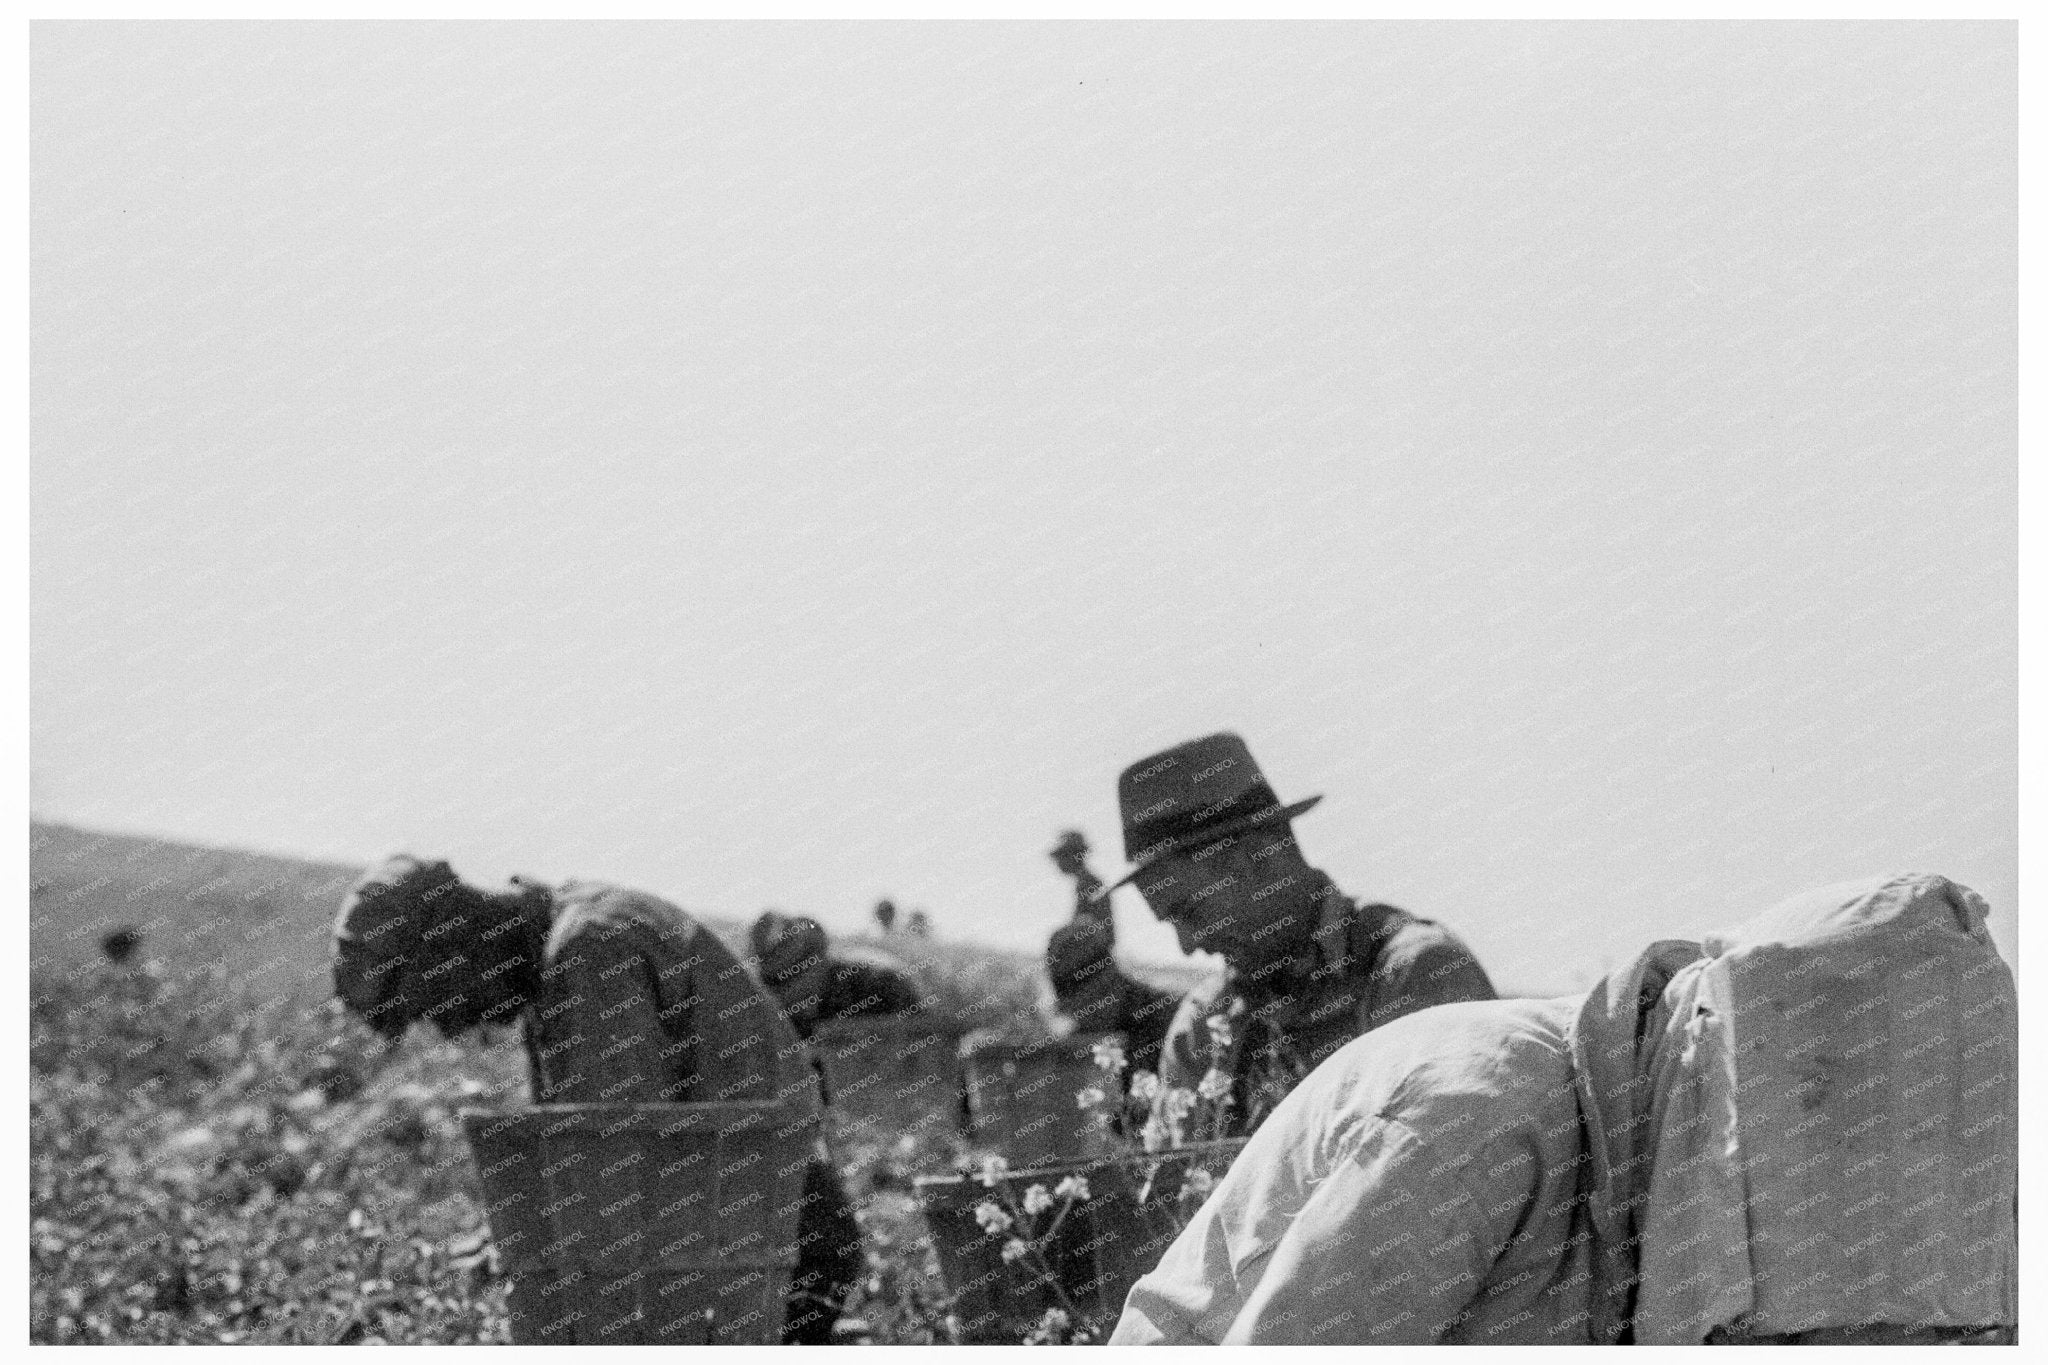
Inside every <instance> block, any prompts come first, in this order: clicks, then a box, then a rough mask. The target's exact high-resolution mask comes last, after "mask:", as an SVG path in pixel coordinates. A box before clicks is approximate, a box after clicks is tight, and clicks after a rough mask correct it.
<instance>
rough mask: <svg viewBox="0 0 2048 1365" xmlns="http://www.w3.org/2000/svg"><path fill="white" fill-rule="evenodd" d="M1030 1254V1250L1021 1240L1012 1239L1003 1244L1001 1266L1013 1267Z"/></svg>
mask: <svg viewBox="0 0 2048 1365" xmlns="http://www.w3.org/2000/svg"><path fill="white" fill-rule="evenodd" d="M1030 1254H1031V1248H1030V1247H1029V1246H1027V1245H1025V1243H1024V1242H1023V1240H1022V1239H1021V1238H1016V1237H1012V1238H1011V1239H1010V1240H1009V1241H1007V1242H1005V1243H1003V1264H1005V1265H1013V1264H1015V1263H1016V1262H1018V1261H1021V1260H1023V1259H1024V1258H1025V1257H1026V1256H1028V1255H1030Z"/></svg>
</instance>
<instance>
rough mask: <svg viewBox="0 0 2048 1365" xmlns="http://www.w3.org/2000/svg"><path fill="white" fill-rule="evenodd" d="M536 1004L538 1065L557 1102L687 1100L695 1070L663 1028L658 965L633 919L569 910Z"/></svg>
mask: <svg viewBox="0 0 2048 1365" xmlns="http://www.w3.org/2000/svg"><path fill="white" fill-rule="evenodd" d="M541 981H542V988H541V993H540V999H539V1000H538V1001H537V1002H536V1005H535V1009H534V1018H535V1019H536V1021H537V1035H538V1036H537V1044H536V1046H534V1047H533V1048H532V1053H533V1055H534V1057H535V1059H536V1060H537V1061H538V1063H539V1065H540V1068H541V1076H540V1078H539V1081H540V1083H539V1084H538V1085H537V1086H536V1087H535V1089H536V1091H537V1092H538V1093H539V1095H540V1097H541V1099H542V1100H543V1101H544V1102H546V1103H551V1104H639V1103H648V1102H659V1101H672V1100H681V1099H684V1098H687V1091H688V1087H689V1077H690V1075H691V1073H692V1072H694V1070H695V1066H694V1057H693V1056H692V1055H688V1049H686V1048H680V1047H679V1045H678V1044H676V1043H674V1042H673V1041H672V1037H673V1036H674V1032H673V1031H672V1030H671V1028H669V1027H667V1026H665V1025H664V1021H663V1017H662V1006H661V1001H660V998H659V997H658V995H657V993H656V991H657V987H656V983H655V979H654V971H653V968H652V966H651V964H650V963H649V962H648V960H647V957H646V953H645V951H644V945H643V944H642V943H641V941H640V936H639V934H638V933H637V932H636V927H635V926H633V925H632V924H630V923H618V922H607V921H606V920H605V918H604V917H603V916H601V915H583V914H576V915H574V916H564V917H563V918H562V919H560V920H558V921H557V922H556V925H555V932H554V933H553V934H551V935H550V937H549V942H548V953H547V962H546V964H545V965H544V966H543V967H542V969H541Z"/></svg>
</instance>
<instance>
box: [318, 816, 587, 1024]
mask: <svg viewBox="0 0 2048 1365" xmlns="http://www.w3.org/2000/svg"><path fill="white" fill-rule="evenodd" d="M547 913H548V911H547V908H546V906H545V904H543V903H542V901H540V900H539V899H537V898H536V896H535V894H534V887H533V886H532V885H526V886H522V887H519V888H516V889H515V890H513V891H512V892H509V893H507V894H504V895H499V896H493V895H491V894H490V893H487V892H484V891H480V890H478V889H477V888H475V887H472V886H468V885H466V884H464V883H463V881H462V880H461V878H459V877H457V876H456V875H455V871H454V869H453V868H451V867H449V865H448V864H447V863H445V862H439V861H435V862H428V861H425V860H422V859H419V858H414V857H411V856H408V855H403V854H401V855H399V856H397V857H394V858H389V859H386V860H385V861H384V862H383V863H381V864H379V865H378V866H377V867H374V868H372V869H370V870H369V871H368V872H366V873H364V874H363V876H362V877H360V878H358V879H357V881H356V883H355V885H354V886H352V887H350V888H349V891H348V894H347V895H345V896H344V897H343V898H342V903H341V912H340V914H339V915H338V916H337V917H336V920H335V926H334V993H335V994H336V995H337V996H338V997H340V999H341V1002H342V1003H343V1004H344V1005H346V1006H347V1007H348V1008H349V1009H350V1010H351V1011H353V1012H354V1013H356V1014H357V1015H359V1016H361V1018H362V1019H363V1020H364V1021H365V1022H366V1023H368V1024H369V1025H370V1027H372V1028H374V1029H375V1030H377V1032H379V1033H381V1034H383V1035H384V1036H385V1037H387V1038H398V1037H401V1036H403V1034H404V1033H405V1031H406V1029H407V1028H409V1027H410V1026H411V1025H413V1024H415V1023H418V1022H421V1021H423V1020H424V1021H427V1022H430V1023H432V1024H433V1025H434V1026H435V1028H437V1029H438V1030H439V1031H440V1032H441V1033H442V1034H443V1035H444V1036H448V1037H453V1036H455V1035H456V1034H459V1033H463V1032H466V1031H468V1030H469V1029H472V1028H475V1027H476V1026H477V1025H479V1024H485V1023H497V1022H505V1021H507V1020H509V1019H511V1018H512V1017H513V1016H515V1015H516V1014H517V1013H518V1011H519V1010H520V1009H521V1008H522V1007H523V1006H524V1005H525V1004H526V1002H527V1000H528V999H529V998H531V995H532V993H533V991H534V989H535V988H536V985H537V982H538V980H539V962H538V961H537V960H536V958H537V952H538V949H537V942H538V938H539V932H537V930H538V931H544V930H545V927H546V922H547V920H546V917H547Z"/></svg>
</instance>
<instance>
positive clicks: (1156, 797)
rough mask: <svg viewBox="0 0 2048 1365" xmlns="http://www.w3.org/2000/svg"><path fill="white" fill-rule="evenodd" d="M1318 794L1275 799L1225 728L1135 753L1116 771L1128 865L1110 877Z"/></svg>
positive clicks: (1264, 820) (1273, 818)
mask: <svg viewBox="0 0 2048 1365" xmlns="http://www.w3.org/2000/svg"><path fill="white" fill-rule="evenodd" d="M1322 799H1323V798H1322V797H1320V796H1311V797H1309V798H1308V799H1306V800H1304V801H1296V802H1293V803H1292V804H1282V802H1281V800H1280V798H1279V797H1278V796H1276V795H1274V793H1273V788H1272V787H1271V786H1270V785H1268V784H1267V782H1266V778H1265V774H1263V773H1261V772H1260V771H1259V765H1258V763H1257V762H1256V761H1255V760H1254V759H1253V758H1252V751H1251V749H1250V748H1248V747H1247V746H1246V745H1245V742H1244V741H1243V740H1242V739H1240V738H1238V737H1237V736H1236V735H1233V734H1227V733H1226V734H1217V735H1204V736H1202V737H1201V738H1200V739H1191V740H1189V741H1188V742H1187V743H1185V744H1176V745H1175V746H1174V747H1173V748H1171V749H1168V750H1166V751H1164V752H1163V753H1157V754H1153V755H1152V756H1151V757H1150V758H1141V759H1139V760H1138V761H1137V762H1136V763H1133V764H1132V765H1131V766H1130V767H1128V768H1126V769H1124V771H1123V776H1121V777H1119V778H1118V779H1117V804H1118V805H1120V806H1122V807H1123V816H1124V857H1125V858H1126V859H1127V860H1129V862H1130V863H1131V865H1132V866H1131V871H1130V872H1129V873H1127V874H1125V876H1124V877H1123V878H1122V880H1120V881H1118V882H1117V883H1116V885H1117V886H1122V885H1123V884H1124V883H1125V882H1128V881H1130V880H1131V878H1132V877H1135V876H1136V875H1138V873H1139V872H1140V871H1142V870H1143V869H1144V868H1145V867H1146V865H1147V864H1149V863H1152V862H1154V861H1156V860H1157V859H1159V858H1162V857H1165V856H1166V855H1167V854H1169V853H1179V852H1184V851H1185V850H1187V849H1191V848H1197V847H1200V846H1201V845H1203V844H1207V843H1212V842H1214V841H1215V840H1217V839H1222V838H1225V837H1227V836H1229V835H1232V834H1237V833H1240V832H1242V831H1244V830H1248V829H1255V828H1257V827H1259V826H1261V825H1273V824H1279V823H1281V822H1283V821H1287V820H1292V819H1293V818H1294V817H1295V816H1297V815H1300V814H1301V813H1302V812H1303V811H1306V810H1307V809H1309V808H1310V807H1311V806H1313V805H1315V804H1316V802H1318V801H1320V800H1322Z"/></svg>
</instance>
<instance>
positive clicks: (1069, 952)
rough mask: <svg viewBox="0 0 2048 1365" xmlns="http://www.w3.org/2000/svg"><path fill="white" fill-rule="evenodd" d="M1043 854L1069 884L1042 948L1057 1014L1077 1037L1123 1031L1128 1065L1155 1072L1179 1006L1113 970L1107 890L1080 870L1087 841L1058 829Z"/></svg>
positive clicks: (1083, 867)
mask: <svg viewBox="0 0 2048 1365" xmlns="http://www.w3.org/2000/svg"><path fill="white" fill-rule="evenodd" d="M1049 856H1050V857H1051V858H1052V862H1053V866H1055V867H1057V868H1058V869H1059V870H1060V871H1061V872H1063V873H1065V874H1066V875H1067V876H1069V877H1071V878H1073V880H1074V917H1073V918H1072V919H1071V920H1069V921H1068V922H1067V923H1065V924H1063V925H1061V926H1060V927H1059V928H1058V929H1055V930H1054V931H1053V934H1052V938H1051V940H1050V941H1048V942H1047V944H1046V946H1045V974H1046V975H1047V976H1048V977H1050V978H1051V979H1052V990H1053V997H1054V999H1055V1000H1057V1001H1058V1002H1059V1009H1060V1013H1062V1014H1064V1015H1066V1016H1067V1017H1068V1018H1069V1019H1071V1020H1073V1021H1074V1028H1075V1031H1076V1032H1078V1033H1121V1034H1123V1035H1124V1047H1125V1050H1126V1052H1127V1053H1128V1055H1129V1057H1130V1061H1131V1066H1132V1067H1133V1068H1134V1069H1135V1070H1138V1071H1154V1072H1156V1071H1157V1070H1158V1069H1159V1050H1160V1047H1161V1045H1162V1044H1163V1043H1164V1042H1165V1039H1166V1028H1167V1025H1168V1024H1170V1023H1172V1022H1173V1015H1174V1010H1175V1008H1176V1006H1177V1005H1178V1003H1179V1002H1178V1001H1177V1000H1176V998H1175V997H1174V996H1173V995H1172V994H1170V993H1169V992H1166V991H1162V990H1158V989H1156V988H1155V987H1152V986H1148V985H1146V984H1145V983H1144V982H1142V981H1134V980H1132V979H1131V978H1130V977H1128V976H1126V975H1124V973H1123V971H1122V970H1121V969H1120V968H1118V966H1117V963H1116V921H1115V920H1114V919H1113V918H1112V917H1111V914H1110V901H1109V892H1108V889H1107V888H1106V887H1105V886H1104V884H1103V881H1102V878H1100V877H1098V876H1096V875H1095V873H1094V872H1093V871H1092V870H1091V869H1090V868H1089V866H1088V841H1087V839H1086V838H1084V837H1083V836H1082V834H1081V832H1080V831H1079V830H1074V829H1070V830H1064V831H1062V832H1061V834H1060V837H1059V842H1058V843H1055V844H1054V845H1053V846H1052V852H1051V853H1050V855H1049Z"/></svg>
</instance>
